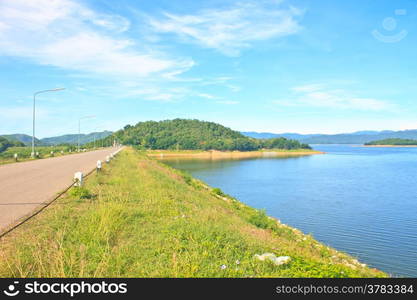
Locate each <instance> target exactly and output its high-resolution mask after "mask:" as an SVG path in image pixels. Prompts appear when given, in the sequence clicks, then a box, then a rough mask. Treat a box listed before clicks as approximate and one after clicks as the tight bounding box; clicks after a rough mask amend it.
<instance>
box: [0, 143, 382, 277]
mask: <svg viewBox="0 0 417 300" xmlns="http://www.w3.org/2000/svg"><path fill="white" fill-rule="evenodd" d="M267 253H270V254H267ZM263 254H265V255H263ZM385 276H386V274H385V273H382V272H380V271H378V270H375V269H371V268H368V267H367V266H365V265H362V264H361V263H359V262H358V261H357V260H356V259H354V258H352V257H350V256H348V255H346V254H343V253H340V252H337V251H335V250H334V249H332V248H329V247H327V246H325V245H323V244H321V243H318V242H317V241H315V240H314V239H313V238H312V237H311V236H309V235H304V234H303V233H301V232H300V231H298V230H296V229H293V228H291V227H289V226H287V225H284V224H281V223H280V222H279V221H277V220H276V219H273V218H270V217H268V216H267V215H266V214H265V212H264V211H260V210H256V209H254V208H251V207H249V206H247V205H244V204H243V203H241V202H239V201H238V200H236V199H234V198H232V197H230V196H228V195H226V194H225V193H223V192H222V191H221V190H220V189H218V188H212V187H209V186H207V185H206V184H204V183H203V182H201V181H199V180H197V179H195V178H193V177H192V176H190V175H189V174H187V173H183V172H180V171H178V170H175V169H172V168H170V167H168V166H166V165H164V164H162V163H160V162H157V161H156V160H154V159H152V158H149V157H148V156H147V155H146V153H145V152H140V151H137V150H134V149H132V148H126V149H125V150H124V151H122V152H120V153H119V154H118V155H117V156H116V158H115V159H114V160H112V161H111V163H110V165H106V166H105V167H104V169H103V170H102V171H101V172H100V173H98V174H94V175H91V176H90V177H88V178H87V180H86V183H85V186H84V187H82V188H72V189H71V190H70V191H69V192H68V193H66V194H65V195H64V196H63V197H61V198H60V199H58V200H57V201H56V202H54V204H52V205H51V206H49V207H48V208H47V209H45V210H44V211H43V212H42V213H41V214H39V215H37V216H36V217H34V218H32V219H31V220H30V221H28V222H27V223H25V224H23V225H22V226H20V227H19V228H17V229H16V230H15V231H13V232H12V233H10V234H8V235H6V236H5V237H3V238H2V240H1V243H0V277H385Z"/></svg>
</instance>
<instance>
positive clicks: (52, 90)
mask: <svg viewBox="0 0 417 300" xmlns="http://www.w3.org/2000/svg"><path fill="white" fill-rule="evenodd" d="M62 90H65V88H56V89H50V90H43V91H39V92H36V93H34V94H33V124H32V153H31V156H32V157H34V156H35V103H36V96H37V95H38V94H41V93H47V92H58V91H62Z"/></svg>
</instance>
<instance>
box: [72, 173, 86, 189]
mask: <svg viewBox="0 0 417 300" xmlns="http://www.w3.org/2000/svg"><path fill="white" fill-rule="evenodd" d="M83 179H84V176H83V172H75V174H74V182H75V183H74V186H78V187H81V186H82V185H83Z"/></svg>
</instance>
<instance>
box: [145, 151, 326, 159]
mask: <svg viewBox="0 0 417 300" xmlns="http://www.w3.org/2000/svg"><path fill="white" fill-rule="evenodd" d="M145 153H146V155H147V156H149V157H153V158H156V159H166V158H184V159H193V158H196V159H241V158H268V157H296V156H307V155H315V154H325V152H321V151H316V150H305V149H297V150H273V149H272V150H260V151H217V150H210V151H199V150H179V151H175V150H151V151H149V150H148V151H146V152H145Z"/></svg>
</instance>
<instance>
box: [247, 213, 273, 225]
mask: <svg viewBox="0 0 417 300" xmlns="http://www.w3.org/2000/svg"><path fill="white" fill-rule="evenodd" d="M248 221H249V223H251V224H253V225H255V226H256V227H259V228H262V229H275V228H276V224H275V222H274V221H273V220H271V219H270V218H269V217H268V216H267V215H266V213H265V210H258V211H257V212H256V213H255V214H254V215H252V216H251V217H250V218H249V220H248Z"/></svg>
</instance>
